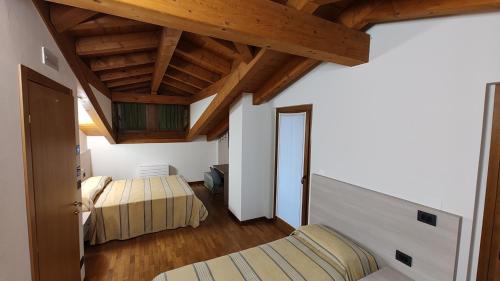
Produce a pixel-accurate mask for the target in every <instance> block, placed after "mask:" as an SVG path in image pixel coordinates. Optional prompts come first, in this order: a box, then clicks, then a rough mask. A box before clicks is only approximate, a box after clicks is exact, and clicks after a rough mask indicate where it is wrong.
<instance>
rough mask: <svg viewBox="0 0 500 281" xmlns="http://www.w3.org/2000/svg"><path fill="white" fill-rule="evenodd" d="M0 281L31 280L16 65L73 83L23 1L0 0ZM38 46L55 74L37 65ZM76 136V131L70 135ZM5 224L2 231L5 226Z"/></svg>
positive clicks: (36, 17)
mask: <svg viewBox="0 0 500 281" xmlns="http://www.w3.org/2000/svg"><path fill="white" fill-rule="evenodd" d="M0 37H1V38H2V40H0V50H1V52H0V66H1V67H0V93H1V95H0V119H1V120H3V121H4V122H3V125H2V134H0V143H1V144H2V146H1V148H0V163H1V169H0V188H1V190H2V196H0V206H1V207H0V225H2V226H4V227H2V230H1V231H0V280H19V281H28V280H31V274H30V271H31V268H30V258H29V248H28V226H27V218H26V205H25V194H24V175H23V162H22V147H21V144H22V142H21V120H20V106H19V97H20V94H19V93H20V89H19V82H18V81H19V64H24V65H26V66H28V67H30V68H32V69H34V70H35V71H37V72H40V73H42V74H43V75H45V76H48V77H49V78H51V79H53V80H55V81H57V82H59V83H61V84H63V85H65V86H66V87H69V88H71V89H72V90H73V91H74V92H75V93H76V85H77V81H76V78H75V77H74V75H73V73H72V72H71V70H70V68H69V66H68V65H67V64H66V62H65V61H64V58H63V56H62V54H61V53H60V52H59V50H58V48H57V45H56V44H55V42H54V41H53V40H52V37H51V36H50V34H49V32H48V30H47V29H46V28H45V24H44V23H43V21H42V19H41V18H40V16H39V15H38V13H37V12H36V10H35V8H34V6H33V4H32V3H31V1H29V0H16V1H12V0H0ZM41 46H46V47H48V48H49V49H50V50H51V51H52V52H53V53H54V54H56V55H57V57H58V58H59V71H56V70H53V69H51V68H49V67H47V66H44V65H42V63H41V50H40V48H41ZM75 133H76V132H75ZM7 226H8V227H7Z"/></svg>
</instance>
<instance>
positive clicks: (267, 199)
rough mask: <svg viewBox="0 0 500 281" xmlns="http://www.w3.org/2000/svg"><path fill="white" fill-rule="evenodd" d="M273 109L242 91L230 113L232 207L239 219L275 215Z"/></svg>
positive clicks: (230, 186)
mask: <svg viewBox="0 0 500 281" xmlns="http://www.w3.org/2000/svg"><path fill="white" fill-rule="evenodd" d="M272 113H273V111H272V108H271V106H270V105H269V104H264V105H260V106H253V105H252V95H249V94H247V95H243V97H242V98H241V99H240V100H239V101H238V102H236V104H234V105H233V106H232V108H231V112H230V114H229V135H230V136H231V137H230V138H229V203H228V205H229V209H230V210H231V211H232V212H233V214H234V215H235V216H236V217H237V218H238V219H239V220H240V221H244V220H249V219H254V218H259V217H268V218H271V216H272V208H271V206H272V205H271V198H272V196H271V194H272V192H273V186H272V170H273V169H272V167H273V166H272V159H273V158H274V157H273V125H272V124H273V123H272V119H273V117H272V116H273V115H272Z"/></svg>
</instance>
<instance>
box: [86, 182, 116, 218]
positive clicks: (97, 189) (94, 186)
mask: <svg viewBox="0 0 500 281" xmlns="http://www.w3.org/2000/svg"><path fill="white" fill-rule="evenodd" d="M110 181H111V177H107V176H99V177H91V178H88V179H86V180H84V181H83V182H82V210H83V211H84V212H85V211H90V210H92V208H93V207H94V200H95V198H96V196H97V195H98V194H99V193H101V191H102V190H103V189H104V188H105V187H106V185H107V184H108V183H109V182H110Z"/></svg>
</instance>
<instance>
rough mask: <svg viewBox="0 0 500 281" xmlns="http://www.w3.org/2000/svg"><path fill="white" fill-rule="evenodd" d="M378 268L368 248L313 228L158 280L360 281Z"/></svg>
mask: <svg viewBox="0 0 500 281" xmlns="http://www.w3.org/2000/svg"><path fill="white" fill-rule="evenodd" d="M377 270H378V266H377V263H376V261H375V258H374V257H373V256H372V255H371V254H370V253H369V252H368V251H366V250H365V249H363V248H361V247H359V246H358V245H356V244H355V243H354V242H352V241H350V240H349V239H347V238H345V237H343V236H341V235H340V234H338V233H336V232H335V231H333V230H331V229H329V228H326V227H324V226H321V225H309V226H305V227H301V228H300V229H298V230H296V231H295V232H294V233H293V234H292V235H290V236H288V237H286V238H283V239H280V240H277V241H274V242H271V243H268V244H264V245H261V246H258V247H255V248H251V249H248V250H244V251H241V252H238V253H233V254H230V255H227V256H222V257H219V258H216V259H213V260H209V261H205V262H198V263H195V264H192V265H188V266H184V267H181V268H178V269H175V270H171V271H167V272H165V273H162V274H160V275H158V276H157V277H155V278H154V279H153V281H192V280H193V281H226V280H227V281H248V280H252V281H253V280H263V281H264V280H269V281H277V280H293V281H303V280H315V281H320V280H335V281H357V280H359V279H361V278H363V277H365V276H366V275H368V274H370V273H372V272H374V271H377Z"/></svg>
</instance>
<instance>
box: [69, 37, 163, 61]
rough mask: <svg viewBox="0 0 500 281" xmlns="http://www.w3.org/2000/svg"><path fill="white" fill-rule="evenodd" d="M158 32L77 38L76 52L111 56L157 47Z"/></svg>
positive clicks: (86, 54) (83, 54)
mask: <svg viewBox="0 0 500 281" xmlns="http://www.w3.org/2000/svg"><path fill="white" fill-rule="evenodd" d="M159 41H160V38H159V37H158V32H155V31H151V32H139V33H127V34H113V35H99V36H90V37H82V38H78V39H77V40H76V53H77V54H78V55H80V56H109V55H116V54H121V53H127V52H141V51H145V50H150V49H156V48H157V47H158V43H159Z"/></svg>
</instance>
